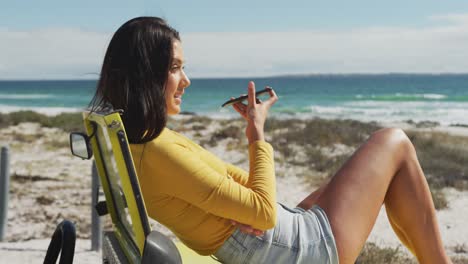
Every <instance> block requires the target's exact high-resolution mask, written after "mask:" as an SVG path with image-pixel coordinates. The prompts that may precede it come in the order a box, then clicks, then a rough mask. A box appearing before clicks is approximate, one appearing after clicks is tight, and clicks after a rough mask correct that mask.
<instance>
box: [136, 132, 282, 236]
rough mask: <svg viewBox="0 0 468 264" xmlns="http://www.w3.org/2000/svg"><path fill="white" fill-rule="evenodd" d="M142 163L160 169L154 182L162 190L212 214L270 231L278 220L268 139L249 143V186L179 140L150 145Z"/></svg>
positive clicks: (148, 171)
mask: <svg viewBox="0 0 468 264" xmlns="http://www.w3.org/2000/svg"><path fill="white" fill-rule="evenodd" d="M146 155H148V156H147V157H146V158H145V159H144V161H143V164H142V168H143V170H144V171H146V173H144V174H145V175H151V174H153V173H154V172H156V171H157V174H158V177H153V178H152V179H151V181H152V182H151V185H152V186H155V187H154V188H157V189H158V192H163V193H166V194H168V195H170V196H173V197H176V198H179V199H182V200H184V201H186V202H187V203H189V204H192V205H194V206H197V207H199V208H201V209H203V210H205V211H207V212H209V213H212V214H214V215H217V216H221V217H224V218H227V219H232V220H235V221H237V222H240V223H245V224H248V225H251V226H252V227H253V228H256V229H261V230H267V229H270V228H272V227H274V225H275V222H276V190H275V189H276V183H275V174H274V164H273V149H272V147H271V145H270V144H268V143H266V142H264V141H256V142H254V143H252V144H250V146H249V156H250V161H251V164H250V168H251V169H250V175H249V180H248V185H249V186H250V188H247V187H245V186H243V185H242V184H240V183H238V182H236V181H234V180H233V179H232V178H229V177H227V175H226V174H224V173H220V172H219V171H217V170H215V169H214V167H215V166H216V164H207V163H206V162H205V161H203V160H201V159H200V157H199V156H198V155H196V154H194V153H193V152H192V151H191V150H190V149H189V148H186V147H185V146H184V145H182V144H178V143H165V144H163V145H158V146H157V147H156V146H155V145H154V144H150V145H149V146H148V147H147V153H146Z"/></svg>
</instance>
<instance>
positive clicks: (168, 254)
mask: <svg viewBox="0 0 468 264" xmlns="http://www.w3.org/2000/svg"><path fill="white" fill-rule="evenodd" d="M141 263H143V264H146V263H167V264H182V257H181V256H180V253H179V250H177V247H176V246H175V244H174V242H172V240H170V239H169V238H168V237H166V236H165V235H163V234H161V233H160V232H158V231H152V232H151V233H150V234H149V235H148V236H147V237H146V241H145V247H144V249H143V257H142V261H141Z"/></svg>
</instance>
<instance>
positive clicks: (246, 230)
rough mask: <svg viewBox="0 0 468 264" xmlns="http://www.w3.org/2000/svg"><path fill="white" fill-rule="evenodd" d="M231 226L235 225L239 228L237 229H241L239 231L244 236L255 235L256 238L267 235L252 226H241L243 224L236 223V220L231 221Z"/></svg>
mask: <svg viewBox="0 0 468 264" xmlns="http://www.w3.org/2000/svg"><path fill="white" fill-rule="evenodd" d="M231 224H232V225H234V226H237V228H239V230H240V231H241V232H242V233H244V234H248V235H254V236H261V235H263V233H265V232H264V231H262V230H259V229H255V228H253V227H252V226H249V225H244V224H241V223H239V222H236V221H234V220H231Z"/></svg>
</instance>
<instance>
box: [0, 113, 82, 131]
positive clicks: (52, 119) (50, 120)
mask: <svg viewBox="0 0 468 264" xmlns="http://www.w3.org/2000/svg"><path fill="white" fill-rule="evenodd" d="M22 122H34V123H39V124H41V126H43V127H57V128H61V129H63V130H64V131H66V132H71V131H83V130H84V125H83V118H82V116H81V113H61V114H59V115H55V116H47V115H44V114H40V113H37V112H34V111H18V112H12V113H8V114H3V113H0V127H8V126H11V125H18V124H19V123H22Z"/></svg>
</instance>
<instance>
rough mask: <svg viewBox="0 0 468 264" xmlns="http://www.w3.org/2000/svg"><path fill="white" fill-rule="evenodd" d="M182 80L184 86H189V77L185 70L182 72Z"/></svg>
mask: <svg viewBox="0 0 468 264" xmlns="http://www.w3.org/2000/svg"><path fill="white" fill-rule="evenodd" d="M183 82H184V88H187V87H189V86H190V84H191V82H190V79H189V78H188V76H187V74H186V73H185V72H184V77H183Z"/></svg>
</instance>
